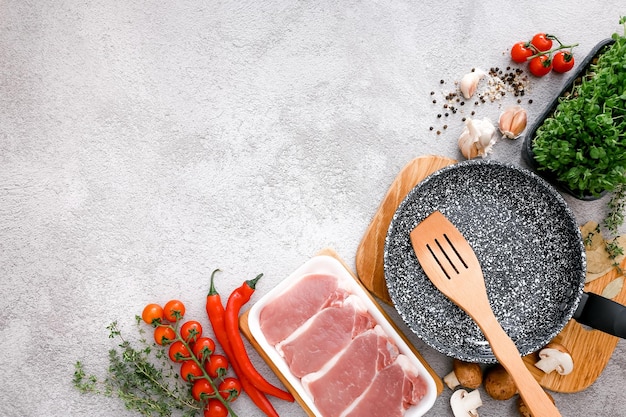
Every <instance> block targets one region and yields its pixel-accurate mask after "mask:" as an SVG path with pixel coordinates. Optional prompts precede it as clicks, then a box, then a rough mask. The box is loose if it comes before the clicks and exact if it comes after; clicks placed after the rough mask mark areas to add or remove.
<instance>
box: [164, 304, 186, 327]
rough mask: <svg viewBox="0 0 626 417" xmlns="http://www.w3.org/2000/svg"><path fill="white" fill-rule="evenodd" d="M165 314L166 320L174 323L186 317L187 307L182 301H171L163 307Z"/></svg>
mask: <svg viewBox="0 0 626 417" xmlns="http://www.w3.org/2000/svg"><path fill="white" fill-rule="evenodd" d="M163 314H164V316H165V320H167V321H170V322H172V323H174V322H176V321H178V320H180V319H182V318H183V316H184V315H185V305H184V304H183V302H182V301H178V300H170V301H168V302H167V303H166V304H165V306H164V307H163Z"/></svg>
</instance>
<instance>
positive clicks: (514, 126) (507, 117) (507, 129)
mask: <svg viewBox="0 0 626 417" xmlns="http://www.w3.org/2000/svg"><path fill="white" fill-rule="evenodd" d="M526 121H527V116H526V110H524V109H523V108H522V107H520V106H511V107H508V108H507V109H505V110H504V111H503V112H502V114H501V115H500V119H499V120H498V127H499V128H500V132H502V135H503V136H505V137H507V138H509V139H516V138H518V137H519V135H521V134H522V132H523V131H524V129H526Z"/></svg>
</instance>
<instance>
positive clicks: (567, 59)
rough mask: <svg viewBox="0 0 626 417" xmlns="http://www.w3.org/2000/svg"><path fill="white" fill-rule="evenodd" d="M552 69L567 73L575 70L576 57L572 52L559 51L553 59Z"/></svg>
mask: <svg viewBox="0 0 626 417" xmlns="http://www.w3.org/2000/svg"><path fill="white" fill-rule="evenodd" d="M552 67H553V69H554V70H555V71H556V72H561V73H563V72H567V71H569V70H571V69H572V68H574V55H572V53H571V52H565V51H559V52H557V53H556V54H554V56H553V57H552Z"/></svg>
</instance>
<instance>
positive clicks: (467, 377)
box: [443, 359, 483, 389]
mask: <svg viewBox="0 0 626 417" xmlns="http://www.w3.org/2000/svg"><path fill="white" fill-rule="evenodd" d="M443 382H445V383H446V385H447V386H448V387H449V388H450V389H455V388H456V387H458V386H459V385H461V386H462V387H465V388H471V389H476V388H478V387H479V386H480V384H481V383H482V382H483V372H482V370H481V369H480V365H479V364H477V363H471V362H465V361H461V360H459V359H454V360H453V362H452V372H450V373H449V374H447V375H446V376H444V377H443Z"/></svg>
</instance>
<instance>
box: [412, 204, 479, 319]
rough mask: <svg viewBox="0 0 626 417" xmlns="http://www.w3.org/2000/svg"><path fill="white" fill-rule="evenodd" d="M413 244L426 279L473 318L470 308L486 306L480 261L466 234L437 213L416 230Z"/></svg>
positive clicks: (413, 232) (413, 233)
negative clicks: (483, 303) (478, 305)
mask: <svg viewBox="0 0 626 417" xmlns="http://www.w3.org/2000/svg"><path fill="white" fill-rule="evenodd" d="M411 244H412V245H413V250H414V251H415V255H416V256H417V259H418V260H419V262H420V265H421V266H422V269H424V272H425V273H426V276H428V278H429V279H430V280H431V281H432V282H433V284H434V285H435V286H436V287H437V288H438V289H439V291H441V292H442V293H444V294H445V295H446V296H447V297H448V298H450V299H451V300H452V301H454V302H455V303H456V304H458V305H459V307H461V308H462V309H463V310H465V311H466V312H467V313H468V314H469V315H470V316H472V317H473V312H472V311H469V310H470V309H469V307H472V306H475V305H476V304H477V302H484V300H485V299H487V290H486V287H485V280H484V277H483V272H482V269H481V267H480V263H479V262H478V258H476V254H475V253H474V250H473V249H472V247H471V246H470V244H469V243H468V242H467V240H465V237H464V236H463V234H461V232H460V231H459V230H458V229H457V228H456V227H455V226H454V224H452V223H451V222H450V220H448V219H447V218H446V217H445V216H444V215H443V214H442V213H441V212H439V211H435V212H433V213H432V214H430V215H429V216H428V217H427V218H426V219H424V220H423V221H422V222H421V223H420V224H419V225H417V227H416V228H415V229H413V231H412V232H411ZM476 297H478V299H476ZM487 303H488V301H487ZM468 304H469V305H468ZM487 306H489V304H487Z"/></svg>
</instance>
